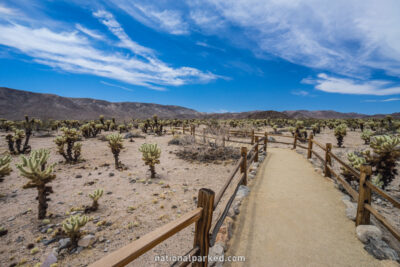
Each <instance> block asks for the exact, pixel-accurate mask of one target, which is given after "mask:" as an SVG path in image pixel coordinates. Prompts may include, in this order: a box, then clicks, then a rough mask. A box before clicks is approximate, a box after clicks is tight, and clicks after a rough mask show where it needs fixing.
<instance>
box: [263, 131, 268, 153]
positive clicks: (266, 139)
mask: <svg viewBox="0 0 400 267" xmlns="http://www.w3.org/2000/svg"><path fill="white" fill-rule="evenodd" d="M264 138H265V139H264V152H265V154H267V143H268V134H267V132H265V133H264Z"/></svg>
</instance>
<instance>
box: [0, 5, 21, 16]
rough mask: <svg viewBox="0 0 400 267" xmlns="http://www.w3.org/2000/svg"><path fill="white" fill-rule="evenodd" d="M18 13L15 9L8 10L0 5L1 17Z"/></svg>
mask: <svg viewBox="0 0 400 267" xmlns="http://www.w3.org/2000/svg"><path fill="white" fill-rule="evenodd" d="M17 13H18V12H17V11H16V10H15V9H12V8H9V7H7V6H5V5H2V4H1V3H0V14H1V15H16V14H17Z"/></svg>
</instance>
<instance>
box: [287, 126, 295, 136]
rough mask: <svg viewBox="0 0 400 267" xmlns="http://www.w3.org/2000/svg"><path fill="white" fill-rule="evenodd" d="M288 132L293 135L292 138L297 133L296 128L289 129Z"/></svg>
mask: <svg viewBox="0 0 400 267" xmlns="http://www.w3.org/2000/svg"><path fill="white" fill-rule="evenodd" d="M288 130H289V132H290V133H291V134H292V136H294V133H295V131H296V128H294V127H289V128H288Z"/></svg>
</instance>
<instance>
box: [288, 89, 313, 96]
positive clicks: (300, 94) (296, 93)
mask: <svg viewBox="0 0 400 267" xmlns="http://www.w3.org/2000/svg"><path fill="white" fill-rule="evenodd" d="M292 95H298V96H309V95H310V93H309V92H307V91H304V90H297V91H292Z"/></svg>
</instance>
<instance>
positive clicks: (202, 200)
mask: <svg viewBox="0 0 400 267" xmlns="http://www.w3.org/2000/svg"><path fill="white" fill-rule="evenodd" d="M214 196H215V194H214V191H212V190H210V189H206V188H202V189H200V191H199V196H198V201H197V207H200V208H203V212H202V214H201V218H200V219H199V220H198V221H197V222H196V226H195V233H194V244H193V246H194V247H199V250H200V251H199V255H198V256H201V257H202V258H203V259H204V261H203V260H202V261H196V262H193V266H196V267H200V266H201V267H207V265H208V250H209V244H210V240H209V232H210V228H211V222H212V215H213V206H214Z"/></svg>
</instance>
